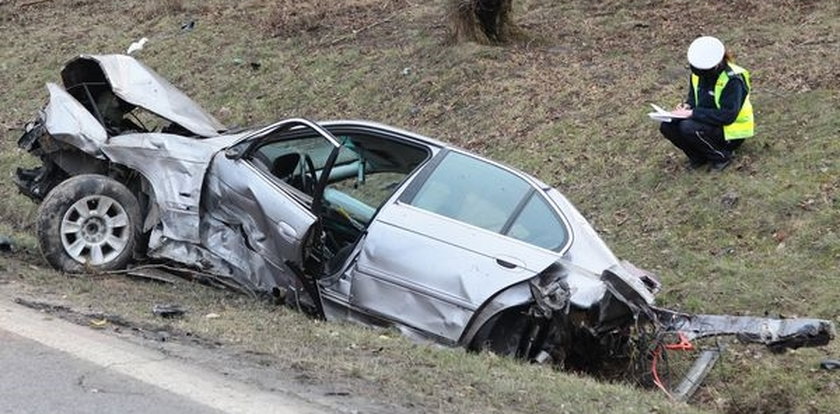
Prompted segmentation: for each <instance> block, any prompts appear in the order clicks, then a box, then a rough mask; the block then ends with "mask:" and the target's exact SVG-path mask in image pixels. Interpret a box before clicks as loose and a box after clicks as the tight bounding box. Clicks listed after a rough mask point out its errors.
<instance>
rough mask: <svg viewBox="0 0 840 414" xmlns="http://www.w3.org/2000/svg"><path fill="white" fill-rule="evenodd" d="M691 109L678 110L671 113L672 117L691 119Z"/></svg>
mask: <svg viewBox="0 0 840 414" xmlns="http://www.w3.org/2000/svg"><path fill="white" fill-rule="evenodd" d="M691 113H692V110H691V108H678V109H674V110H673V111H671V115H673V116H675V117H678V118H691Z"/></svg>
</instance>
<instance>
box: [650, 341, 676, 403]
mask: <svg viewBox="0 0 840 414" xmlns="http://www.w3.org/2000/svg"><path fill="white" fill-rule="evenodd" d="M660 351H662V346H661V345H660V346H657V347H656V348H655V349H654V350H653V362H652V363H651V366H650V371H651V374H653V383H654V385H656V386H657V387H659V389H660V390H662V392H664V393H665V395H667V396H668V398H670V399H672V400H673V399H674V396H673V395H671V393H670V392H668V389H667V388H665V386H664V385H662V380H660V379H659V372H657V370H656V360H658V359H659V357H660Z"/></svg>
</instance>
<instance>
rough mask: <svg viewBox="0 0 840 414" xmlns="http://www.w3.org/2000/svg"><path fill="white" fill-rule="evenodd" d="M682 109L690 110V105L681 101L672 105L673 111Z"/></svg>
mask: <svg viewBox="0 0 840 414" xmlns="http://www.w3.org/2000/svg"><path fill="white" fill-rule="evenodd" d="M683 109H687V110H691V107H690V106H688V104H687V103H685V102H681V103H680V104H679V105H677V106H675V107H674V111H680V110H683Z"/></svg>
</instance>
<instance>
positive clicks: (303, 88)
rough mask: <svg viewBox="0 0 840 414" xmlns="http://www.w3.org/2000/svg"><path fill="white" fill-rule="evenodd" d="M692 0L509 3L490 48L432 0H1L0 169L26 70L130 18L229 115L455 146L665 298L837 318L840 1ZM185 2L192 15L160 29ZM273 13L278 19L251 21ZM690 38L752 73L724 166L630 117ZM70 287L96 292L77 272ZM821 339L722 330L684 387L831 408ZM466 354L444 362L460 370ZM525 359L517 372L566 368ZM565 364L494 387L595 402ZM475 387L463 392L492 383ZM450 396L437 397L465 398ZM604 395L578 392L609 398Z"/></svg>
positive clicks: (2, 187)
mask: <svg viewBox="0 0 840 414" xmlns="http://www.w3.org/2000/svg"><path fill="white" fill-rule="evenodd" d="M269 3H275V4H279V5H275V6H269V5H268V4H269ZM695 3H696V2H687V1H669V2H664V1H650V0H648V1H641V0H613V1H602V2H597V3H595V2H586V1H566V2H555V1H549V0H526V1H520V2H519V3H518V6H517V7H518V8H517V16H518V18H519V21H520V23H521V24H522V26H523V27H524V28H525V29H526V30H527V31H528V32H530V33H532V34H533V36H534V39H533V40H532V41H531V42H529V43H527V44H522V45H516V46H513V47H509V48H498V47H486V46H477V45H470V44H467V45H458V46H453V47H444V46H441V41H442V39H443V33H444V28H443V26H442V25H441V22H442V21H443V16H442V12H441V11H440V10H442V7H441V4H440V2H432V3H431V4H425V3H422V2H418V3H414V2H412V3H409V2H399V1H394V2H387V1H375V0H354V1H348V2H341V6H337V8H334V9H333V10H332V11H330V12H328V13H325V14H319V11H321V10H323V5H324V4H328V3H327V2H323V1H314V0H313V1H311V2H310V3H307V4H312V7H304V8H301V9H299V10H300V12H299V13H298V14H297V15H296V16H292V15H291V14H289V13H283V14H280V13H277V11H276V10H285V11H288V10H289V9H288V7H290V6H289V4H291V2H283V1H280V2H269V1H267V0H251V1H245V2H240V3H239V4H238V5H236V6H233V5H226V4H225V3H224V2H221V1H209V2H195V3H191V2H183V3H182V2H178V1H172V0H169V1H157V2H154V1H153V2H147V4H143V3H141V2H138V3H137V4H136V5H128V6H125V5H121V3H119V2H92V1H84V0H75V1H71V0H55V1H52V2H48V3H44V4H42V5H36V6H30V7H27V8H23V9H18V10H16V12H15V13H12V10H13V9H12V7H11V5H10V4H8V3H2V4H0V25H2V33H3V34H4V35H6V37H7V39H10V40H11V41H7V43H6V45H5V46H4V47H3V49H0V86H2V90H3V94H2V98H0V99H2V101H0V127H2V128H3V129H4V134H5V135H6V139H5V140H4V141H3V142H2V143H0V149H2V153H0V164H2V165H3V166H7V167H4V168H3V169H7V170H10V169H12V166H15V165H19V164H21V163H26V162H28V161H27V160H21V156H20V154H19V153H18V152H16V151H15V150H14V149H13V147H14V146H13V143H12V140H13V139H14V138H16V137H17V135H18V134H19V131H10V130H7V129H8V128H15V127H18V126H19V125H21V124H22V122H23V121H25V120H27V119H29V118H31V116H32V114H33V113H34V111H36V110H37V108H38V107H39V106H40V105H42V104H43V101H44V99H45V97H46V96H45V92H44V89H43V83H44V82H46V81H55V80H57V72H58V70H59V68H60V66H61V64H62V63H63V62H64V61H66V60H67V59H68V58H69V57H70V56H72V55H74V54H77V53H82V52H85V53H87V52H92V53H110V52H118V51H120V50H122V49H123V48H124V47H126V46H127V45H128V44H129V43H130V42H131V41H133V40H136V39H137V38H139V37H141V36H148V37H149V38H150V39H151V41H150V42H149V44H148V45H147V49H146V50H144V51H143V52H142V54H141V55H140V56H141V57H142V59H143V60H144V61H146V62H147V63H148V64H149V65H150V66H152V67H153V68H155V69H156V70H157V71H158V72H160V73H161V74H163V75H164V76H166V77H167V78H169V79H170V80H171V81H172V82H173V83H175V84H176V85H178V86H180V87H182V88H183V89H184V90H186V91H187V92H188V93H189V94H190V95H191V96H193V97H194V98H195V99H196V100H197V101H198V102H200V103H202V104H203V105H204V106H205V107H207V108H210V109H212V110H218V109H220V108H226V110H223V113H222V114H221V116H222V118H225V119H223V121H224V122H225V123H227V124H229V125H236V124H239V125H249V124H254V123H263V122H268V121H272V120H276V119H278V118H281V117H284V116H308V117H312V118H314V119H327V118H336V117H341V118H363V119H372V120H377V121H381V122H385V123H389V124H393V125H397V126H401V127H405V128H408V129H414V130H417V131H419V132H421V133H425V134H427V135H430V136H434V137H438V138H441V139H443V140H447V141H450V142H455V143H458V144H459V145H462V146H464V147H467V148H470V149H473V150H475V151H478V152H482V153H484V154H487V155H489V156H491V157H493V158H496V159H499V160H502V161H505V162H508V163H510V164H512V165H515V166H518V167H521V168H523V169H525V170H528V171H531V172H534V173H535V174H536V175H538V176H539V177H540V178H542V179H543V180H545V181H547V182H549V183H551V184H554V185H557V186H558V187H559V188H561V189H562V190H563V191H564V192H565V193H566V195H567V196H568V197H569V198H570V199H571V200H572V201H574V202H575V203H576V204H577V205H578V206H579V207H580V208H581V210H582V211H583V212H584V214H585V215H586V216H587V217H588V218H590V219H591V220H592V221H593V223H595V225H596V226H597V227H598V228H599V230H600V231H601V232H602V234H603V236H604V237H605V238H606V239H607V241H608V243H609V244H610V245H611V246H613V248H614V249H615V251H616V253H618V254H619V255H620V256H623V257H626V258H628V259H630V260H632V261H634V262H636V263H637V264H639V265H640V266H642V267H646V268H649V269H651V270H654V271H656V272H657V273H658V274H659V275H660V276H661V277H662V279H663V281H664V282H665V285H666V290H665V294H664V296H663V297H662V303H663V304H665V305H667V306H672V307H679V308H682V309H684V310H687V311H698V312H751V313H753V314H761V313H764V312H770V313H774V314H776V313H781V314H785V315H802V316H805V315H807V316H814V317H822V318H828V319H833V320H835V321H837V320H838V315H840V310H838V306H837V303H840V289H837V287H836V282H835V281H834V280H833V278H835V277H836V276H837V273H838V270H837V267H838V262H840V234H839V233H838V231H840V230H838V228H840V208H838V207H840V194H838V192H840V178H838V177H840V174H838V171H840V161H838V160H840V143H838V141H837V139H836V137H837V134H838V132H840V121H838V117H837V110H836V109H835V108H837V107H838V103H840V93H838V92H837V90H836V87H835V86H834V85H836V84H837V82H838V81H840V77H838V75H837V73H838V72H837V69H836V68H837V67H838V66H840V58H839V57H838V55H837V54H836V47H837V42H838V39H837V37H836V36H837V35H836V34H837V33H838V32H840V27H838V26H840V18H838V17H840V9H839V8H838V7H840V6H838V5H837V4H835V2H827V1H826V2H817V1H808V2H805V1H793V0H790V1H782V0H773V1H766V2H762V1H757V0H756V1H743V2H738V3H737V5H736V6H730V7H723V6H720V5H717V3H711V2H710V4H709V5H703V4H699V5H698V4H695ZM284 8H285V9H284ZM190 18H194V19H196V20H197V22H198V24H197V28H196V30H195V31H194V32H192V33H190V34H178V27H179V25H180V23H181V22H183V21H185V20H187V19H190ZM319 19H322V20H319ZM319 21H320V22H321V24H320V25H318V22H319ZM68 22H71V23H68ZM272 28H273V30H275V31H276V33H277V34H278V36H277V37H272V36H269V30H270V29H272ZM304 29H308V31H303V32H301V31H300V30H304ZM358 29H362V30H361V31H359V32H358V34H357V35H355V36H352V33H353V30H358ZM699 34H716V35H718V36H720V37H721V38H722V39H723V40H724V42H725V43H727V44H729V45H730V46H731V47H732V48H733V49H734V50H735V52H736V53H737V55H738V62H739V63H740V64H742V65H744V66H746V67H748V68H750V69H752V72H753V79H754V80H753V83H754V86H755V92H754V94H753V103H754V105H755V107H756V110H757V115H756V116H757V120H758V129H759V135H758V137H756V138H755V139H753V140H752V141H750V142H749V143H748V144H747V145H745V148H744V150H743V151H741V153H739V158H738V161H737V162H736V163H735V164H734V165H733V166H732V167H730V169H729V170H727V171H726V172H725V173H724V174H716V175H715V174H706V173H687V172H684V171H682V170H681V169H680V168H679V164H680V162H681V161H682V158H681V157H682V156H681V154H679V153H678V152H677V151H676V150H675V149H674V148H672V147H671V146H670V145H668V144H667V143H666V142H665V141H664V140H663V139H661V138H660V137H659V136H658V134H657V132H656V129H655V124H653V123H652V122H650V121H649V120H647V119H646V117H645V116H644V114H645V112H647V108H646V103H647V102H655V103H659V104H663V105H665V106H670V105H673V104H676V103H677V102H678V100H679V99H681V98H682V96H683V93H684V87H685V83H686V71H685V68H684V58H683V57H684V49H685V46H686V45H687V43H688V42H690V40H691V39H692V38H693V37H695V36H697V35H699ZM239 60H241V61H244V62H250V61H259V62H260V63H261V67H260V68H259V69H258V70H252V69H251V68H250V67H249V66H248V65H247V64H245V65H242V64H239V63H238V62H239ZM14 193H15V191H14V189H13V188H12V185H11V184H10V183H9V182H8V181H6V182H4V183H0V218H1V219H2V223H3V227H5V228H7V229H8V230H9V231H14V232H18V233H25V232H27V231H29V230H30V227H29V224H28V223H30V222H31V219H32V215H33V212H34V209H33V207H32V205H31V204H30V203H28V202H27V201H26V200H23V199H22V198H21V197H20V196H17V195H15V194H14ZM733 197H734V198H736V199H737V203H736V205H735V207H734V208H726V207H725V206H724V205H723V204H722V202H721V201H722V200H723V199H724V198H733ZM68 283H79V282H75V281H74V282H68ZM114 283H116V282H114ZM86 289H92V290H93V292H94V293H87V294H88V295H93V296H91V297H92V298H94V299H96V298H97V296H96V294H95V292H96V288H95V287H92V286H88V287H87V288H86ZM96 300H100V299H96ZM102 300H104V299H102ZM252 307H253V306H245V307H244V308H243V309H247V310H248V311H249V312H250V311H252V310H253V309H251V308H252ZM261 312H265V315H266V318H267V320H273V319H272V318H275V317H277V316H276V315H277V313H272V312H267V311H265V310H262V311H261ZM138 314H139V313H138ZM284 317H287V316H284ZM288 317H290V318H294V317H291V316H288ZM300 329H304V330H306V329H331V328H321V327H319V328H306V327H303V328H300ZM341 329H344V328H341ZM347 329H350V331H351V332H356V331H353V330H352V329H351V328H347ZM354 335H355V334H354ZM359 335H361V334H359ZM245 343H248V342H247V341H245ZM255 346H256V345H255ZM420 352H426V351H420ZM430 352H431V351H430ZM838 353H840V347H838V346H837V345H831V346H830V347H829V348H827V349H818V350H802V351H798V352H796V353H789V354H786V355H781V356H774V355H769V354H766V353H764V352H762V351H761V350H756V349H753V348H749V349H745V348H743V347H734V349H733V352H731V353H730V357H729V358H727V359H726V360H725V363H724V364H723V366H722V367H720V368H719V369H717V370H716V371H715V372H714V374H713V378H712V379H711V380H710V381H709V382H708V384H707V386H706V387H704V389H703V390H701V393H700V395H699V396H698V399H697V400H698V401H697V403H698V404H700V405H701V406H704V407H707V408H712V409H719V410H730V411H746V410H753V409H758V410H766V411H779V410H781V411H807V410H811V409H814V410H818V411H830V410H831V409H832V407H837V406H838V404H840V397H838V393H837V392H836V391H835V392H831V390H832V389H835V390H836V388H837V379H836V378H835V377H832V376H831V375H830V373H825V372H819V371H815V370H813V369H812V368H814V367H815V366H816V363H817V362H818V360H819V359H820V358H821V357H823V356H825V355H831V354H833V355H835V356H836V355H837V354H838ZM435 355H437V356H436V358H444V359H445V358H448V357H447V356H446V354H435ZM453 355H458V356H457V357H453V358H452V359H455V360H458V361H462V360H468V361H469V360H472V359H471V358H462V355H460V354H453ZM439 363H440V362H439ZM447 364H448V363H447ZM479 364H480V363H479ZM453 369H454V368H453ZM458 369H460V368H458ZM463 369H465V370H467V371H457V372H461V373H464V372H468V371H469V369H471V368H463ZM506 369H507V365H506ZM511 369H513V370H522V369H524V370H528V369H530V368H511ZM350 371H353V370H352V369H351V370H350ZM544 371H545V370H541V371H528V372H529V374H528V375H551V376H552V379H551V380H552V381H562V382H563V383H574V384H578V383H577V382H576V381H577V380H575V379H568V378H566V377H563V376H559V375H556V374H553V373H552V374H548V373H546V372H544ZM447 372H449V371H447ZM533 372H539V373H540V374H533ZM453 375H454V374H453ZM506 375H507V374H505V377H506ZM511 375H513V374H511ZM525 377H527V375H525V376H523V377H517V378H525ZM499 381H502V379H499V378H495V379H493V381H491V382H492V383H493V384H495V385H494V387H495V386H497V385H499ZM523 381H524V380H523ZM583 381H584V382H582V383H580V385H569V387H570V389H572V390H574V391H573V392H572V393H571V395H563V396H554V397H551V396H547V397H545V399H542V400H541V399H537V401H531V402H529V403H528V404H537V405H527V404H526V405H523V404H522V403H517V402H516V401H515V399H514V400H511V401H512V404H513V406H514V407H517V409H519V410H529V411H530V410H531V409H533V408H535V407H540V406H543V404H548V403H547V401H562V399H563V398H576V399H575V400H574V401H590V402H589V404H598V403H592V402H591V400H595V399H597V398H600V397H599V396H603V395H604V393H605V392H606V389H604V388H601V387H600V386H594V385H593V384H592V383H591V381H587V380H583ZM374 383H376V381H374ZM452 383H455V382H454V381H453V382H452ZM447 384H448V383H447V381H446V380H444V381H441V384H438V385H435V386H431V387H430V389H429V390H427V391H420V392H419V393H418V394H417V395H418V396H417V397H416V398H417V401H418V404H421V406H422V404H427V401H428V398H429V395H431V398H432V399H437V397H440V396H442V395H450V398H451V395H452V394H447V393H450V392H452V391H451V390H448V389H447V386H446V385H447ZM427 386H428V385H427ZM529 386H531V385H529ZM382 387H383V390H386V391H387V390H388V388H387V387H386V386H384V385H383V386H382ZM420 388H422V386H421V387H420ZM450 388H451V387H450ZM558 388H564V387H558ZM475 389H478V390H479V391H477V394H469V395H468V397H470V399H475V396H476V395H481V396H484V397H487V395H492V394H494V392H495V390H496V388H492V387H491V388H489V389H482V388H481V387H478V388H475ZM616 389H617V388H616V387H612V388H609V390H610V392H619V391H615V390H616ZM584 390H586V391H584ZM623 390H624V391H620V393H621V394H620V395H622V396H624V397H620V398H634V399H635V401H636V402H635V403H636V404H639V405H640V407H645V406H647V407H649V406H651V405H657V404H658V405H662V403H661V402H657V400H656V399H655V398H654V397H649V396H642V397H639V396H637V395H639V394H638V393H636V392H635V390H629V389H623ZM424 392H427V394H428V395H425V396H424V394H423V393H424ZM641 395H645V394H641ZM631 396H632V397H631ZM411 398H414V397H411ZM424 398H426V399H424ZM554 398H559V399H554ZM457 399H459V395H457V394H455V400H457ZM490 401H496V403H498V400H493V399H491V400H490ZM448 404H452V405H451V406H442V407H437V408H439V409H443V410H453V409H458V410H466V411H471V410H474V409H475V406H472V408H464V407H463V406H459V405H457V404H456V403H455V402H450V403H448ZM488 404H489V406H490V407H493V406H494V405H493V404H495V403H493V402H491V403H488ZM605 404H607V405H604V406H598V405H590V406H588V407H590V408H592V409H593V410H599V409H600V408H605V409H608V408H613V409H615V408H617V407H618V406H616V405H609V403H605ZM553 406H555V407H556V406H557V405H553ZM427 407H428V406H427ZM567 407H568V406H567ZM595 407H600V408H595ZM496 408H497V409H498V408H500V407H499V406H496Z"/></svg>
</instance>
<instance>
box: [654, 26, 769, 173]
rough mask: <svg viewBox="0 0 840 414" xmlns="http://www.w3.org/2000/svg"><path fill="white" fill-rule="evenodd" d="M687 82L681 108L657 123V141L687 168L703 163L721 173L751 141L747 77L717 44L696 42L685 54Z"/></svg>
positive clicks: (752, 126)
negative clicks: (678, 151)
mask: <svg viewBox="0 0 840 414" xmlns="http://www.w3.org/2000/svg"><path fill="white" fill-rule="evenodd" d="M688 63H689V65H691V80H690V83H689V89H688V97H687V99H686V102H684V103H682V104H680V105H678V106H677V107H676V108H675V109H674V110H673V111H672V114H673V115H674V116H675V117H678V118H675V119H673V120H672V121H671V122H663V123H662V124H661V125H660V127H659V130H660V131H661V132H662V135H664V136H665V138H667V139H668V140H669V141H671V142H672V143H673V144H674V145H676V146H677V148H679V149H681V150H682V151H683V152H684V153H685V155H686V156H687V157H688V168H690V169H696V168H699V167H701V166H703V165H705V164H707V163H709V164H711V168H712V169H713V170H716V171H721V170H723V169H724V168H726V167H727V166H728V165H729V164H730V163H731V162H732V153H733V151H734V150H735V149H736V148H738V147H739V146H740V145H741V143H743V141H744V139H746V138H749V137H751V136H753V135H754V131H755V122H754V120H753V108H752V104H751V103H750V73H749V71H747V70H746V69H744V68H742V67H740V66H738V65H736V64H735V63H733V62H732V58H731V55H730V54H729V53H728V52H727V51H726V49H725V48H724V46H723V43H722V42H721V41H720V40H718V39H717V38H714V37H711V36H703V37H698V38H697V39H695V40H694V41H693V42H691V45H690V46H689V48H688Z"/></svg>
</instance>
